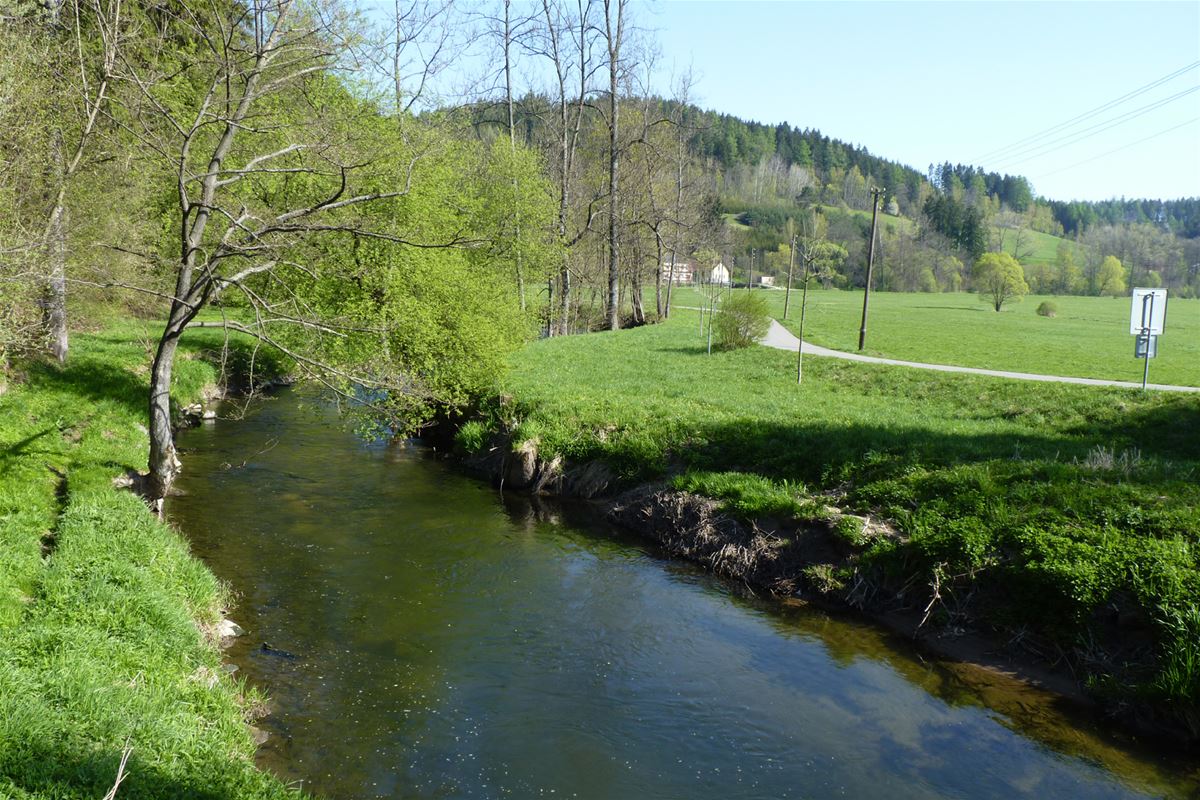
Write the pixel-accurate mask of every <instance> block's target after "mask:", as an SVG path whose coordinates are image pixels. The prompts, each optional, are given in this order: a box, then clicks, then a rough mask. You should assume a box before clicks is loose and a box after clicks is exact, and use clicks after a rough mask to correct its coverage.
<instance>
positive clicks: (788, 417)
mask: <svg viewBox="0 0 1200 800" xmlns="http://www.w3.org/2000/svg"><path fill="white" fill-rule="evenodd" d="M697 322H698V317H697V315H696V314H694V313H690V312H677V314H676V315H674V316H673V317H672V320H671V321H670V322H668V323H666V324H664V325H660V326H655V327H650V328H642V329H638V330H633V331H623V332H618V333H615V334H607V333H605V334H595V335H591V336H586V337H585V336H579V337H571V338H565V339H552V340H545V341H541V342H538V343H536V344H534V345H532V346H530V347H528V348H527V349H525V350H524V351H522V352H521V353H520V354H519V355H518V356H517V357H516V359H515V369H514V372H513V374H512V375H511V377H510V378H509V379H508V380H507V382H506V385H505V387H504V388H505V391H506V392H509V393H511V394H512V395H513V396H514V397H515V398H516V401H517V402H516V407H515V410H511V409H510V410H508V411H506V413H507V414H509V415H510V416H515V419H512V418H510V419H508V420H507V422H508V424H510V425H513V424H516V425H517V426H518V427H517V430H516V437H517V439H518V441H520V440H523V439H525V438H528V437H533V436H536V437H539V439H540V440H541V452H542V453H544V454H546V455H550V454H556V453H557V454H563V455H566V456H568V457H570V458H573V459H576V460H585V459H592V458H601V459H604V460H606V461H608V462H610V463H612V464H614V465H615V466H617V467H618V469H619V470H620V471H621V472H622V474H623V475H624V476H625V477H626V479H627V480H628V481H630V482H632V481H635V480H644V479H649V478H654V477H657V476H660V475H663V474H672V473H675V474H678V473H682V472H685V471H686V472H687V475H686V476H685V477H684V478H682V479H679V482H678V483H677V485H681V486H687V487H688V488H693V489H700V490H702V491H705V492H706V493H710V494H714V495H717V496H721V497H724V498H726V499H729V500H731V501H734V503H735V505H736V506H737V508H738V510H740V511H742V512H743V513H747V514H753V513H777V512H778V511H779V510H780V509H781V508H782V509H787V508H789V507H790V508H794V509H803V508H804V507H805V506H806V505H807V503H806V501H805V497H806V496H807V494H808V493H809V492H811V491H814V490H833V489H840V490H846V491H848V494H847V496H846V502H847V503H849V504H850V505H851V506H857V507H859V508H863V509H873V510H875V511H876V512H878V513H881V514H883V515H884V516H887V517H890V518H891V519H893V520H894V521H896V522H897V523H898V525H899V527H900V528H901V530H902V531H903V532H904V533H905V534H907V535H908V536H909V537H910V541H909V542H908V543H907V544H906V545H904V546H903V547H898V548H889V547H881V549H880V551H879V552H877V553H872V554H868V555H869V558H870V559H874V563H876V564H877V565H879V566H880V568H881V569H883V570H885V571H886V572H891V573H893V574H895V573H897V572H898V573H900V577H901V579H903V578H904V577H905V576H908V575H911V576H914V578H915V579H916V585H918V586H924V585H925V584H926V583H927V581H928V578H929V575H930V574H932V572H933V571H934V570H935V569H937V570H940V571H942V572H943V573H945V574H947V575H960V574H962V575H968V574H969V575H972V576H974V584H973V585H977V586H980V587H984V588H986V589H987V590H988V591H989V592H990V594H988V596H990V597H992V598H993V600H992V601H990V604H989V606H988V609H987V612H988V613H989V614H990V615H991V616H992V618H993V620H994V621H995V622H997V623H1000V624H1008V625H1011V626H1013V627H1017V628H1019V627H1021V626H1025V625H1028V626H1029V627H1030V628H1032V629H1037V630H1040V631H1043V632H1045V633H1048V634H1050V635H1053V636H1055V637H1057V638H1058V641H1060V642H1066V643H1067V644H1071V643H1073V642H1075V641H1076V640H1077V637H1085V636H1089V635H1092V634H1093V633H1096V631H1095V630H1094V628H1095V625H1096V624H1099V623H1098V622H1097V620H1098V619H1099V618H1100V617H1103V615H1105V614H1107V612H1106V611H1105V609H1106V608H1107V605H1106V604H1109V603H1114V602H1117V603H1119V604H1120V605H1121V606H1122V607H1126V606H1128V607H1131V608H1134V609H1136V610H1137V611H1136V612H1135V615H1136V614H1141V615H1144V618H1145V619H1152V620H1154V622H1153V623H1151V624H1152V628H1153V634H1152V635H1153V638H1154V640H1155V641H1156V642H1157V648H1158V650H1157V653H1158V656H1159V657H1160V661H1159V663H1158V667H1157V672H1156V673H1155V672H1154V670H1153V669H1151V670H1149V671H1145V672H1142V673H1140V674H1138V675H1136V676H1134V679H1135V680H1138V681H1142V682H1143V685H1144V686H1156V687H1157V688H1150V689H1147V690H1146V691H1148V692H1150V693H1151V694H1155V695H1157V696H1159V697H1162V696H1164V695H1165V696H1174V697H1184V698H1190V701H1191V702H1195V701H1196V700H1197V699H1200V655H1198V654H1200V612H1198V611H1197V609H1196V605H1195V598H1196V597H1197V596H1198V594H1200V569H1198V567H1200V565H1198V563H1197V557H1198V555H1200V551H1198V550H1197V548H1198V547H1200V481H1198V478H1200V397H1191V396H1179V395H1166V394H1149V395H1142V394H1141V393H1140V392H1136V391H1132V390H1117V389H1113V390H1104V389H1092V388H1087V387H1074V386H1066V385H1043V384H1031V383H1021V382H1015V381H1003V380H998V379H990V378H975V377H968V376H954V375H944V374H938V373H927V372H922V371H916V370H910V369H905V368H895V367H878V366H873V365H862V364H854V363H847V362H838V361H834V360H830V359H816V358H811V359H809V360H808V361H807V362H806V368H805V375H806V377H805V383H804V385H803V387H802V388H798V387H797V386H796V385H795V372H794V369H795V364H794V356H793V355H792V354H789V353H785V352H779V351H774V350H768V349H767V348H761V347H756V348H752V349H750V350H746V351H738V352H732V353H720V354H715V355H712V356H707V355H705V354H704V351H703V347H702V340H701V338H700V336H699V334H698V333H697ZM476 439H478V435H477V434H476ZM1110 459H1111V463H1110ZM939 565H940V566H939ZM966 583H971V580H967V581H966ZM1096 635H1099V634H1098V633H1097V634H1096ZM1188 659H1192V660H1191V661H1190V662H1189V660H1188ZM1189 664H1190V666H1189ZM1126 677H1127V678H1128V677H1129V676H1126Z"/></svg>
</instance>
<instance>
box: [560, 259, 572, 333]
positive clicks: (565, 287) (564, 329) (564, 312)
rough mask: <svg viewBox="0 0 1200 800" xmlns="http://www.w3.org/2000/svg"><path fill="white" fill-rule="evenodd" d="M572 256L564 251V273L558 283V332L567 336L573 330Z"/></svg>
mask: <svg viewBox="0 0 1200 800" xmlns="http://www.w3.org/2000/svg"><path fill="white" fill-rule="evenodd" d="M570 263H571V257H570V255H569V254H568V253H563V266H562V274H561V275H559V284H558V306H559V312H558V332H559V334H560V335H562V336H566V335H568V334H569V333H570V332H571V329H570V328H571V269H570Z"/></svg>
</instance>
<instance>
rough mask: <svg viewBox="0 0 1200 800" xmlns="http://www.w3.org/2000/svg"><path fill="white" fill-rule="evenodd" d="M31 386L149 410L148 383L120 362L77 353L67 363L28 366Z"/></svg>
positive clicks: (142, 410)
mask: <svg viewBox="0 0 1200 800" xmlns="http://www.w3.org/2000/svg"><path fill="white" fill-rule="evenodd" d="M29 386H30V387H31V388H34V389H38V390H42V391H47V392H58V393H62V394H70V395H74V396H76V397H80V398H83V399H85V400H89V401H92V402H102V401H110V402H115V403H119V404H121V405H123V406H125V407H126V408H127V409H129V410H131V411H133V412H134V413H141V412H145V411H146V405H147V402H148V400H147V393H148V392H149V383H148V382H147V381H146V379H145V378H142V377H139V376H137V375H134V374H133V372H131V371H130V370H128V369H126V368H124V367H122V366H120V365H119V364H114V363H108V362H104V361H99V360H96V359H94V358H87V357H76V358H73V359H72V360H71V361H69V362H68V363H67V365H66V366H65V367H62V366H59V365H57V364H54V363H50V362H44V361H43V362H38V363H35V364H32V365H31V366H30V368H29Z"/></svg>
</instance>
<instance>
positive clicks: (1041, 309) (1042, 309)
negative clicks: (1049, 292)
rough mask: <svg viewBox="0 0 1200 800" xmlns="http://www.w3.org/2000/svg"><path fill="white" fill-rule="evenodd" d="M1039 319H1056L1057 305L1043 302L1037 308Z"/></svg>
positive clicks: (1051, 302)
mask: <svg viewBox="0 0 1200 800" xmlns="http://www.w3.org/2000/svg"><path fill="white" fill-rule="evenodd" d="M1037 314H1038V316H1039V317H1057V316H1058V303H1055V302H1054V301H1053V300H1043V301H1042V302H1041V303H1040V304H1039V305H1038V307H1037Z"/></svg>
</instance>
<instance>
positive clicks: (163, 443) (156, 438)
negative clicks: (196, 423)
mask: <svg viewBox="0 0 1200 800" xmlns="http://www.w3.org/2000/svg"><path fill="white" fill-rule="evenodd" d="M178 346H179V333H178V332H174V324H173V323H171V322H169V323H167V328H166V330H165V331H164V332H163V335H162V338H161V339H160V340H159V342H158V351H157V352H156V353H155V354H154V365H153V367H152V369H151V371H150V474H149V475H147V476H146V497H147V499H149V500H151V501H152V502H153V503H154V504H155V506H156V510H158V511H160V512H161V510H162V500H163V498H164V497H166V496H167V491H168V490H169V489H170V488H171V484H172V483H173V482H174V480H175V476H177V475H178V474H179V469H180V463H179V456H178V455H177V454H176V452H175V431H174V430H173V429H172V427H171V372H172V370H173V369H174V366H175V351H176V348H177V347H178Z"/></svg>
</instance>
